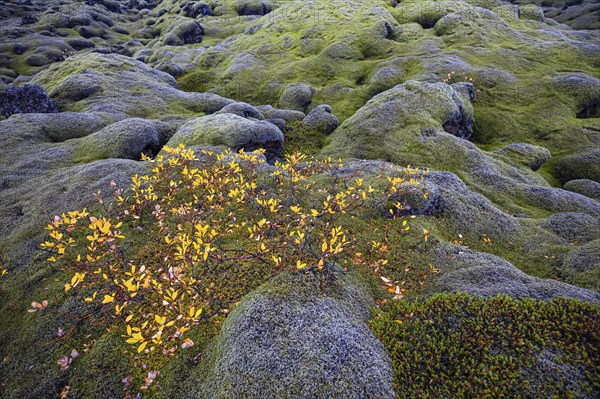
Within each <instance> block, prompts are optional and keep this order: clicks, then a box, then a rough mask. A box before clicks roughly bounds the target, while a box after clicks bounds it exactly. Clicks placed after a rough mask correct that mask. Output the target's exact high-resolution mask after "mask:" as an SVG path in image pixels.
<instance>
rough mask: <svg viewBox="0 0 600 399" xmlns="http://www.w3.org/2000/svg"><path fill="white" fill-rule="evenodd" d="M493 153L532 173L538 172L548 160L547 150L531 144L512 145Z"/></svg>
mask: <svg viewBox="0 0 600 399" xmlns="http://www.w3.org/2000/svg"><path fill="white" fill-rule="evenodd" d="M495 152H496V153H497V154H500V155H504V156H506V157H508V158H509V159H511V160H513V161H514V162H515V163H517V164H521V165H524V166H527V167H529V168H531V170H533V171H536V170H538V169H539V168H540V167H541V166H542V165H543V164H545V163H546V162H548V161H549V160H550V151H548V149H547V148H544V147H539V146H535V145H531V144H522V143H513V144H509V145H507V146H506V147H502V148H500V149H499V150H496V151H495Z"/></svg>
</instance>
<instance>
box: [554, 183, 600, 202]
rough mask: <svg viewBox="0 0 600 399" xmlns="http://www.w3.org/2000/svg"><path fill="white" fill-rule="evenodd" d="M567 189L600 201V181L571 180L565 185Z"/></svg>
mask: <svg viewBox="0 0 600 399" xmlns="http://www.w3.org/2000/svg"><path fill="white" fill-rule="evenodd" d="M563 188H564V189H565V190H569V191H573V192H574V193H579V194H581V195H585V196H586V197H588V198H592V199H595V200H596V201H600V183H599V182H595V181H593V180H588V179H576V180H569V181H568V182H566V183H565V185H564V186H563Z"/></svg>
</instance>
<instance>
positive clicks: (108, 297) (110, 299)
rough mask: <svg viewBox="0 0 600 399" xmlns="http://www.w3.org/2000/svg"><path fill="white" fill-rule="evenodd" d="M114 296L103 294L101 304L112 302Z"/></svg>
mask: <svg viewBox="0 0 600 399" xmlns="http://www.w3.org/2000/svg"><path fill="white" fill-rule="evenodd" d="M114 300H115V297H114V296H110V295H104V299H103V300H102V304H103V305H104V304H107V303H111V302H114Z"/></svg>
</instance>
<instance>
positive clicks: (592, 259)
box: [563, 240, 600, 290]
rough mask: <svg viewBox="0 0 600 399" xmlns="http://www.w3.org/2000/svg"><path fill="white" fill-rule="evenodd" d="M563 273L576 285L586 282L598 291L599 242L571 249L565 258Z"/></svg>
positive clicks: (599, 288) (599, 277)
mask: <svg viewBox="0 0 600 399" xmlns="http://www.w3.org/2000/svg"><path fill="white" fill-rule="evenodd" d="M563 269H564V270H563V271H564V274H565V276H568V277H570V278H571V279H572V281H574V282H575V283H577V284H584V282H586V281H587V282H588V283H589V284H590V285H591V286H593V287H594V288H595V289H596V290H600V240H595V241H592V242H589V243H588V244H586V245H583V246H581V247H579V248H575V249H573V250H572V251H571V252H569V254H568V255H567V256H566V258H565V261H564V264H563Z"/></svg>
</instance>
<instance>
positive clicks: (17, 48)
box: [12, 43, 27, 55]
mask: <svg viewBox="0 0 600 399" xmlns="http://www.w3.org/2000/svg"><path fill="white" fill-rule="evenodd" d="M12 51H13V53H15V54H17V55H21V54H23V53H24V52H25V51H27V46H26V45H24V44H23V43H15V44H13V46H12Z"/></svg>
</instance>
